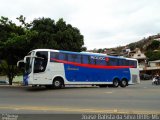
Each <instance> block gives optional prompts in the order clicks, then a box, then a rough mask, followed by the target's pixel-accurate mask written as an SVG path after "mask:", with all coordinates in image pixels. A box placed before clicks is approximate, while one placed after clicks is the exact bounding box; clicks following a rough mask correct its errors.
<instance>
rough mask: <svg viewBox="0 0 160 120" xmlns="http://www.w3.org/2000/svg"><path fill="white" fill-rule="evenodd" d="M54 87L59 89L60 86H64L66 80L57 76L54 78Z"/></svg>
mask: <svg viewBox="0 0 160 120" xmlns="http://www.w3.org/2000/svg"><path fill="white" fill-rule="evenodd" d="M52 85H53V88H56V89H59V88H62V87H63V86H64V82H63V80H62V79H60V78H56V79H54V80H53V83H52Z"/></svg>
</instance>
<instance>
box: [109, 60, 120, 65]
mask: <svg viewBox="0 0 160 120" xmlns="http://www.w3.org/2000/svg"><path fill="white" fill-rule="evenodd" d="M109 65H110V66H112V65H113V66H116V65H118V61H117V59H116V58H110V59H109Z"/></svg>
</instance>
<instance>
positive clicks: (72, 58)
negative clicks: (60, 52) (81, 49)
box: [68, 54, 81, 63]
mask: <svg viewBox="0 0 160 120" xmlns="http://www.w3.org/2000/svg"><path fill="white" fill-rule="evenodd" d="M68 61H70V62H77V63H81V55H77V54H68Z"/></svg>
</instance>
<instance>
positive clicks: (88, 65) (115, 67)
mask: <svg viewBox="0 0 160 120" xmlns="http://www.w3.org/2000/svg"><path fill="white" fill-rule="evenodd" d="M51 60H54V61H56V62H59V63H64V64H70V65H75V66H81V67H87V68H99V69H121V68H134V66H104V65H92V64H81V63H77V62H69V61H65V60H58V59H54V58H51Z"/></svg>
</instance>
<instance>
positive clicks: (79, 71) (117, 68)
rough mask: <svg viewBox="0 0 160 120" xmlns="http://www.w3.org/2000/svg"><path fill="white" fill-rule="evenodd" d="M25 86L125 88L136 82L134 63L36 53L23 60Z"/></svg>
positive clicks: (79, 54) (55, 52)
mask: <svg viewBox="0 0 160 120" xmlns="http://www.w3.org/2000/svg"><path fill="white" fill-rule="evenodd" d="M23 62H24V63H25V74H24V76H23V81H24V84H25V85H34V86H36V85H43V86H46V87H48V88H50V87H54V88H62V87H64V86H65V85H97V86H100V87H107V86H108V85H112V86H114V87H118V86H121V87H126V86H127V85H129V84H136V83H139V82H140V79H139V68H138V62H137V60H136V59H130V58H124V57H115V56H107V55H104V54H98V53H97V54H95V53H85V52H70V51H61V50H51V49H36V50H33V51H31V52H29V54H28V55H27V56H25V57H24V60H23Z"/></svg>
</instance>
